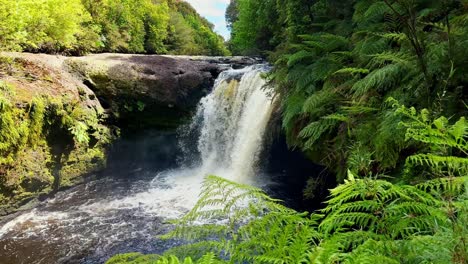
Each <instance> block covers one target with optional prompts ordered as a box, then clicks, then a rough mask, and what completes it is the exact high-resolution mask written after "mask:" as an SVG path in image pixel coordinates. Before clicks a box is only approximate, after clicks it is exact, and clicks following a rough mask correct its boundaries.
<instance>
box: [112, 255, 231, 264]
mask: <svg viewBox="0 0 468 264" xmlns="http://www.w3.org/2000/svg"><path fill="white" fill-rule="evenodd" d="M124 263H127V264H139V263H141V264H143V263H152V264H220V263H226V262H224V261H221V260H218V259H217V258H216V257H215V255H214V254H213V253H207V254H206V255H204V256H203V257H202V258H201V259H199V260H198V261H196V262H194V261H192V259H191V258H185V259H184V260H182V261H181V260H179V258H177V257H175V256H169V257H162V256H157V255H143V254H140V253H129V254H122V255H117V256H115V257H112V258H111V259H109V260H108V261H107V262H106V264H124Z"/></svg>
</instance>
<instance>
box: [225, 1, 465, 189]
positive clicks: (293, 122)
mask: <svg viewBox="0 0 468 264" xmlns="http://www.w3.org/2000/svg"><path fill="white" fill-rule="evenodd" d="M236 3H237V4H236V6H237V13H236V12H232V11H231V13H232V14H233V15H229V17H234V18H233V19H237V20H236V21H235V22H234V23H233V37H232V41H231V42H232V43H231V45H232V46H233V49H234V51H235V52H240V53H244V54H249V53H259V54H264V55H268V57H269V59H270V60H271V61H272V62H273V63H274V64H275V70H274V72H273V73H272V74H271V76H270V77H271V80H272V82H273V83H274V84H275V89H276V92H277V94H278V95H279V96H280V97H281V102H282V108H283V127H284V129H285V131H286V133H287V136H288V140H289V144H290V146H292V147H298V148H301V149H302V150H303V151H305V152H306V153H308V155H309V156H310V158H311V159H312V160H314V161H315V162H316V163H320V164H323V165H325V166H327V167H328V168H329V169H330V170H332V171H334V172H335V173H336V174H337V175H338V179H339V180H343V178H344V177H345V176H346V172H347V170H348V169H351V170H352V171H353V172H356V173H359V174H361V175H368V176H371V175H372V176H382V175H387V176H392V177H395V178H398V179H397V180H399V179H401V177H400V176H401V175H402V174H401V173H402V172H403V165H404V164H405V162H406V160H407V157H408V156H410V155H412V154H413V153H415V151H418V150H422V149H423V148H424V146H422V145H421V144H419V143H418V142H416V141H414V140H406V138H405V129H404V127H402V126H400V125H399V123H400V121H401V120H402V117H404V115H394V114H393V107H392V106H393V105H394V100H396V101H397V102H399V103H400V104H404V105H409V106H412V107H416V108H419V109H422V108H426V109H427V110H425V112H424V114H423V115H424V116H426V119H427V118H429V117H432V118H434V119H437V117H439V116H447V117H450V118H448V119H444V120H440V122H438V123H443V126H450V124H454V123H455V122H456V121H457V120H459V118H461V117H463V116H466V115H467V113H468V108H467V107H466V99H467V93H466V85H467V80H468V76H467V74H468V72H467V67H466V64H467V49H466V48H465V46H466V43H467V41H468V34H467V32H468V20H467V19H468V12H467V11H468V3H467V2H466V1H461V0H444V1H439V0H437V1H427V0H397V1H377V0H352V1H350V0H348V1H334V0H320V1H304V0H280V1H253V0H238V1H236ZM299 7H302V8H299ZM257 13H261V14H264V15H260V16H257V15H256V14H257ZM268 20H270V21H272V22H270V23H266V21H268ZM250 25H253V26H250ZM389 98H394V100H390V101H389ZM426 125H427V126H430V125H431V124H426ZM432 126H433V127H437V124H432ZM439 128H440V129H443V128H441V127H439ZM434 151H435V150H434ZM444 151H445V152H446V153H450V154H451V155H453V156H455V157H460V156H466V152H464V151H460V150H455V151H452V149H451V147H448V148H445V149H443V148H442V149H439V150H437V151H436V152H444ZM323 153H326V155H323ZM336 164H339V165H338V166H336ZM405 173H406V175H407V177H406V176H404V178H405V182H407V183H410V182H412V183H415V182H418V181H420V180H422V179H426V178H433V177H434V176H435V175H433V174H429V173H427V172H426V171H424V169H423V168H421V167H420V166H413V167H412V168H411V171H406V172H405ZM411 174H412V175H411ZM408 175H411V176H408Z"/></svg>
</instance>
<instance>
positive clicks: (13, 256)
mask: <svg viewBox="0 0 468 264" xmlns="http://www.w3.org/2000/svg"><path fill="white" fill-rule="evenodd" d="M266 70H267V67H266V66H264V65H255V66H251V67H247V68H244V69H240V70H228V71H225V72H223V73H221V75H220V77H219V78H218V80H217V81H216V84H215V87H214V89H213V91H212V92H211V93H210V94H209V95H208V96H206V97H205V98H203V99H202V100H201V102H200V104H199V107H198V110H197V112H196V114H195V115H194V117H193V121H192V122H191V123H190V124H188V125H186V126H184V127H181V128H180V129H179V131H178V132H177V133H171V132H155V133H152V134H149V135H148V134H146V135H145V136H143V137H141V138H139V139H134V140H133V141H132V140H127V141H122V142H121V143H117V144H116V145H115V146H114V149H113V151H112V152H113V153H114V156H115V157H112V155H111V157H110V161H109V168H108V169H107V170H105V171H104V172H102V177H99V179H98V180H95V181H91V182H88V183H86V184H82V185H80V186H76V187H74V188H71V189H69V190H66V191H63V192H59V193H57V194H56V195H55V196H54V197H53V198H50V199H47V200H45V201H43V202H41V203H40V204H39V205H38V206H37V207H36V208H35V209H32V210H27V211H24V212H22V213H19V214H17V215H14V216H10V218H9V219H8V220H7V219H5V220H3V222H0V248H1V249H2V250H1V251H0V264H16V263H103V262H104V261H105V260H106V259H107V258H108V257H109V256H112V255H114V254H117V253H125V252H132V251H139V252H143V253H162V252H163V251H164V250H166V249H168V248H171V247H173V246H174V245H177V244H179V243H181V242H180V241H161V240H158V239H157V235H160V234H164V233H166V232H167V231H168V230H170V228H171V226H170V225H169V224H166V222H167V220H170V219H175V218H178V217H180V216H182V215H183V214H184V213H186V212H188V211H189V210H190V209H191V208H192V207H193V206H194V204H195V203H196V201H197V198H198V195H199V191H200V187H201V184H202V182H203V179H204V177H205V176H206V175H210V174H215V175H218V176H222V177H225V178H227V179H230V180H234V181H238V182H243V183H248V184H253V185H256V186H259V187H263V188H264V189H266V190H267V189H269V187H268V186H273V185H274V183H273V182H274V181H273V180H272V178H271V177H269V176H268V175H267V174H266V173H264V172H262V169H261V166H260V164H261V163H262V161H261V160H260V156H261V153H262V150H263V146H264V134H265V131H266V129H267V125H268V122H269V120H270V116H271V114H272V110H273V107H274V104H273V102H272V100H271V97H269V96H268V94H267V92H266V91H265V89H264V88H265V87H264V86H265V81H264V80H263V79H262V78H261V75H262V73H263V72H265V71H266ZM129 149H132V151H129Z"/></svg>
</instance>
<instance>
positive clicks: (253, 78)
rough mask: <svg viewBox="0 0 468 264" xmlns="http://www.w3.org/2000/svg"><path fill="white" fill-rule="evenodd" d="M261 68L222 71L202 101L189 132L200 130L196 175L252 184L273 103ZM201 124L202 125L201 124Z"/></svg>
mask: <svg viewBox="0 0 468 264" xmlns="http://www.w3.org/2000/svg"><path fill="white" fill-rule="evenodd" d="M262 69H263V66H253V67H248V68H246V69H242V70H231V71H226V72H223V73H222V74H221V76H220V78H218V80H217V82H216V85H215V89H214V92H213V93H211V94H210V95H208V96H207V97H205V98H203V99H202V101H201V104H200V107H199V108H198V112H197V115H196V117H195V119H194V122H193V123H192V126H191V127H190V128H189V130H190V129H192V130H193V129H197V126H198V125H199V124H201V127H199V128H198V130H199V131H200V135H199V140H198V151H199V153H200V156H201V157H200V158H201V164H200V165H199V170H200V172H199V174H201V175H206V174H216V175H221V176H223V177H225V178H228V179H231V180H235V181H238V182H243V183H249V182H252V176H253V175H254V173H255V169H256V167H255V165H256V161H257V159H258V155H259V154H260V151H261V149H262V146H263V144H262V140H263V134H264V133H265V129H266V126H267V123H268V121H269V119H270V115H271V112H272V108H273V106H272V102H271V99H270V97H269V96H268V95H267V94H266V93H265V91H264V86H265V81H264V80H263V79H262V78H261V72H262ZM200 121H201V122H200Z"/></svg>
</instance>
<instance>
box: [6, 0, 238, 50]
mask: <svg viewBox="0 0 468 264" xmlns="http://www.w3.org/2000/svg"><path fill="white" fill-rule="evenodd" d="M213 28H214V26H213V25H212V24H211V23H210V22H208V20H206V19H205V18H203V17H201V16H200V15H199V14H198V13H197V12H196V11H195V9H194V8H193V7H192V6H191V5H190V4H188V3H186V2H184V1H178V0H42V1H37V0H0V50H3V51H28V52H43V53H61V54H68V55H80V54H84V53H92V52H122V53H146V54H186V55H228V54H229V51H228V50H227V49H226V47H225V44H224V39H223V38H222V37H221V36H219V35H218V34H216V33H215V32H214V31H213Z"/></svg>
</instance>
